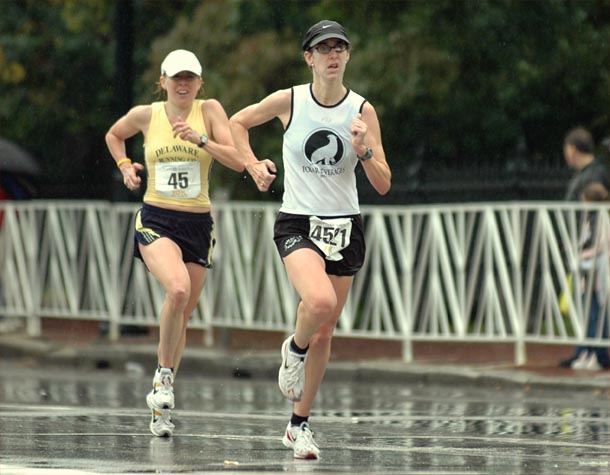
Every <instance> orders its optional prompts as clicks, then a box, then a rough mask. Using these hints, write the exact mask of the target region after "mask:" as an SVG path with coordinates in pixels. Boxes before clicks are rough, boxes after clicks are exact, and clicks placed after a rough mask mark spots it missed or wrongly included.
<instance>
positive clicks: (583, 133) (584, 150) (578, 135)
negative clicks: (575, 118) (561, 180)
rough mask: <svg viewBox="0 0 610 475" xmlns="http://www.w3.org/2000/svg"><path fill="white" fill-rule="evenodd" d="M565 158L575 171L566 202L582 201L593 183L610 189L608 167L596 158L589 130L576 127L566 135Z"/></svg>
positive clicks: (564, 143) (564, 144)
mask: <svg viewBox="0 0 610 475" xmlns="http://www.w3.org/2000/svg"><path fill="white" fill-rule="evenodd" d="M563 156H564V158H565V161H566V163H567V164H568V166H569V167H570V168H572V169H574V170H575V173H574V175H573V176H572V178H571V179H570V182H569V183H568V188H567V191H566V196H565V199H566V200H568V201H578V200H579V199H581V197H582V193H583V191H584V189H585V188H586V187H587V186H588V185H589V184H591V183H599V184H601V185H603V186H604V187H605V188H606V189H607V190H608V189H610V175H609V173H608V165H607V164H606V163H605V162H603V161H602V160H601V159H598V158H596V157H595V142H594V141H593V137H592V135H591V133H590V132H589V131H588V130H587V129H585V128H583V127H576V128H574V129H572V130H570V131H569V132H568V133H567V134H566V136H565V138H564V141H563Z"/></svg>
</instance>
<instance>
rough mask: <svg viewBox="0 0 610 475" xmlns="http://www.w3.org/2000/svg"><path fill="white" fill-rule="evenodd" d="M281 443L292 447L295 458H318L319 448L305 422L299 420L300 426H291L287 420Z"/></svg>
mask: <svg viewBox="0 0 610 475" xmlns="http://www.w3.org/2000/svg"><path fill="white" fill-rule="evenodd" d="M282 443H283V444H284V445H285V446H286V447H288V448H289V449H292V451H293V455H294V458H295V459H305V460H315V459H318V458H320V448H319V447H318V444H316V441H315V440H314V438H313V432H312V431H311V429H310V428H309V424H308V423H307V422H301V425H300V426H293V425H291V424H290V422H289V423H288V427H286V432H285V433H284V437H283V438H282Z"/></svg>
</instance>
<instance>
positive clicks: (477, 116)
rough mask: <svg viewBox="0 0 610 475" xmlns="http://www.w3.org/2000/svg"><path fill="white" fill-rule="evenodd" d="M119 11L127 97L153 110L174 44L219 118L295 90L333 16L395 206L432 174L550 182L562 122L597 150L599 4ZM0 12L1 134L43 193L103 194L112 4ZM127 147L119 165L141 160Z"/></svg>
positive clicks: (385, 0)
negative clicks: (128, 43) (128, 15)
mask: <svg viewBox="0 0 610 475" xmlns="http://www.w3.org/2000/svg"><path fill="white" fill-rule="evenodd" d="M130 5H131V6H132V8H133V16H134V30H133V42H134V57H133V64H134V78H135V80H134V84H133V88H134V97H135V101H134V102H136V103H146V102H150V101H152V100H157V96H155V94H154V90H155V85H156V83H157V81H158V79H159V65H160V63H161V61H162V59H163V57H164V56H165V55H166V54H167V52H169V51H170V50H172V49H176V48H187V49H191V50H193V51H194V52H195V53H196V54H197V55H198V56H199V57H200V58H201V60H202V62H203V65H204V81H205V84H204V87H205V94H206V96H207V97H214V98H217V99H219V100H220V101H221V102H222V103H223V105H224V106H225V109H226V110H227V113H228V114H229V115H231V114H232V113H234V112H236V111H237V110H239V109H240V108H242V107H244V106H246V105H248V104H250V103H252V102H256V101H258V100H260V99H262V98H263V97H264V96H265V95H267V94H269V93H270V92H272V91H274V90H277V89H281V88H287V87H290V86H292V85H293V84H298V83H302V82H307V81H310V80H311V76H310V73H309V71H308V69H307V68H306V67H305V64H304V62H303V58H302V53H301V50H300V44H301V39H302V37H303V34H304V33H305V31H306V30H307V28H308V27H309V26H310V25H311V24H313V23H314V22H316V21H318V20H320V19H322V18H333V19H337V20H339V21H340V22H342V23H343V24H344V25H345V26H346V28H347V29H348V33H349V36H350V39H351V41H352V57H351V60H350V63H349V65H348V69H347V73H346V78H345V80H346V84H347V85H348V86H349V87H351V88H353V89H354V90H356V91H358V92H359V93H361V94H363V95H364V96H365V97H367V98H368V99H369V100H370V101H371V102H372V103H373V104H374V105H375V107H376V109H377V111H378V114H379V117H380V121H381V125H382V134H383V138H384V145H385V148H386V152H387V155H388V160H389V161H390V164H391V166H392V169H393V172H394V183H395V186H394V189H393V190H394V193H392V195H394V196H397V197H398V199H402V196H403V195H401V193H400V191H401V190H403V191H404V190H406V189H412V190H415V191H417V190H418V189H422V187H425V186H427V185H429V184H430V182H432V181H434V179H435V177H439V176H441V175H442V171H443V170H448V172H447V176H450V177H452V178H455V177H459V176H461V175H463V176H468V175H470V176H472V175H473V171H474V170H478V169H487V170H491V171H490V172H489V173H491V174H495V175H497V176H498V177H500V179H501V180H505V179H510V177H511V174H515V173H517V172H518V175H519V176H520V177H527V176H529V175H531V176H534V175H532V173H533V172H534V171H535V170H538V169H541V168H542V169H544V170H546V173H547V175H548V174H549V170H553V173H555V174H560V173H565V165H564V163H563V159H562V156H561V142H562V139H563V135H564V134H565V132H566V131H567V130H568V129H569V128H571V127H573V126H575V125H584V126H586V127H589V128H590V129H591V130H592V131H593V133H594V135H595V137H596V138H597V139H598V140H599V139H602V138H604V137H605V136H607V135H608V134H609V130H610V126H609V122H610V121H609V112H608V111H609V105H610V101H609V97H608V95H609V77H608V76H609V70H610V64H609V57H610V54H609V51H610V47H609V37H610V28H609V18H610V7H609V3H608V2H607V1H606V0H546V1H522V0H489V1H488V0H459V1H458V0H434V1H421V0H413V1H391V0H361V1H357V2H356V1H337V0H291V1H280V0H206V1H205V2H199V1H194V0H183V1H171V2H170V1H167V2H160V1H147V0H139V1H133V2H130ZM3 8H4V10H3V15H2V16H1V17H0V32H1V33H0V71H1V72H0V84H1V85H2V87H0V103H1V104H2V107H1V108H0V130H1V131H2V132H1V133H2V135H3V136H4V137H6V138H9V139H11V140H14V141H16V142H19V143H20V144H22V145H25V146H26V148H28V149H30V150H31V151H32V152H34V153H36V154H37V155H38V156H39V157H41V158H43V159H44V160H43V165H44V167H45V177H46V179H47V180H48V183H46V186H45V190H46V192H47V194H50V195H55V196H64V195H66V196H67V195H69V193H70V191H71V190H80V189H81V188H82V184H83V183H87V181H86V180H87V179H89V180H94V181H95V180H97V181H95V183H98V184H99V186H93V187H92V186H90V185H88V186H87V187H86V190H84V191H83V192H82V193H80V194H77V195H76V196H81V197H92V196H91V195H95V197H107V196H108V195H109V190H110V188H109V183H110V182H111V181H112V180H111V178H110V177H111V175H112V173H115V172H114V170H113V167H112V163H111V161H110V160H109V158H108V155H107V152H106V151H105V146H104V142H103V135H104V133H105V131H106V130H107V128H108V127H109V125H110V124H111V123H112V122H113V121H114V120H116V118H117V117H118V116H119V115H120V114H122V113H124V112H126V111H125V110H122V109H121V110H119V106H117V103H116V100H115V99H116V98H115V97H114V96H115V88H116V84H117V82H118V81H120V77H121V75H120V71H117V70H116V66H115V57H116V55H115V48H116V46H117V45H116V43H115V38H116V37H117V35H116V31H114V29H115V28H116V22H115V15H116V8H117V4H116V3H113V2H106V1H104V0H78V1H76V0H73V1H68V0H63V1H60V0H36V1H34V0H20V1H17V0H14V1H8V2H5V3H4V4H3ZM5 13H6V14H5ZM119 46H120V45H119ZM281 135H282V130H281V126H280V124H279V122H277V123H272V124H269V125H267V126H265V127H262V128H260V129H257V130H255V131H253V133H252V136H253V143H254V148H255V151H256V152H257V153H258V155H259V156H260V157H261V158H263V157H268V158H271V159H273V160H274V161H275V162H276V163H278V164H279V163H280V162H281ZM136 142H137V141H136ZM137 144H138V146H136V147H134V155H136V156H135V158H138V159H141V157H142V154H141V151H140V147H139V145H140V144H141V142H137ZM517 151H519V153H517ZM92 172H93V173H92ZM213 173H214V177H213V183H214V186H220V187H223V188H225V189H228V190H229V191H230V193H231V196H233V197H234V198H239V199H249V198H255V199H261V198H262V197H263V195H260V194H259V193H258V192H257V191H256V189H255V187H254V186H253V185H252V183H251V182H249V181H248V180H247V179H245V178H243V177H238V178H236V176H235V173H234V172H231V171H228V170H224V169H223V167H215V168H214V171H213ZM475 175H476V174H475ZM479 181H480V180H479ZM280 184H281V180H278V188H277V189H276V194H275V197H277V196H279V194H280V192H281V188H280ZM367 189H368V188H367V187H363V189H362V191H363V192H364V193H365V200H364V201H367V197H366V191H367ZM100 190H106V193H102V192H100ZM540 196H542V195H540ZM560 196H561V195H560V194H559V195H558V196H557V197H560ZM265 197H266V198H269V195H265ZM497 197H498V196H497V194H496V198H497ZM506 197H507V198H514V196H511V195H507V196H506ZM545 197H548V196H545ZM270 198H271V199H274V195H271V197H270Z"/></svg>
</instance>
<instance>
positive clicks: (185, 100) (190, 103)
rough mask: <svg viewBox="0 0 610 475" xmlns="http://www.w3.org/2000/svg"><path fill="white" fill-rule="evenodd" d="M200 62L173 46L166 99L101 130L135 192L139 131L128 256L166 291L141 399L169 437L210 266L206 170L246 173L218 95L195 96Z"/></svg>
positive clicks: (153, 425) (166, 66) (156, 430)
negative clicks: (132, 147)
mask: <svg viewBox="0 0 610 475" xmlns="http://www.w3.org/2000/svg"><path fill="white" fill-rule="evenodd" d="M201 73H202V67H201V64H200V63H199V60H198V59H197V57H196V56H195V55H194V54H193V53H192V52H190V51H186V50H175V51H172V52H171V53H169V54H168V55H167V57H166V58H165V60H164V61H163V63H162V64H161V77H160V79H159V86H160V88H161V90H162V91H165V93H166V94H167V100H166V101H163V102H154V103H152V104H149V105H139V106H136V107H133V108H132V109H131V110H130V111H129V112H128V113H127V114H126V115H124V116H123V117H121V118H120V119H119V120H117V121H116V122H115V123H114V124H113V125H112V127H110V129H109V131H108V133H107V134H106V144H107V145H108V149H109V150H110V153H111V154H112V156H113V158H114V160H115V161H116V163H117V166H118V167H119V169H120V170H121V173H122V174H123V183H124V184H125V186H126V187H127V188H128V189H130V190H137V189H138V188H139V187H140V186H141V183H142V180H141V178H140V177H139V176H138V172H140V171H142V170H144V165H142V164H140V163H136V162H132V161H131V159H129V158H127V157H126V153H125V141H126V140H127V139H129V138H130V137H133V136H134V135H136V134H138V133H140V132H141V133H142V134H144V151H145V159H146V168H147V172H148V182H147V187H146V193H145V194H144V203H143V206H142V208H141V209H140V210H139V211H138V213H137V215H136V220H135V232H134V255H135V256H136V257H138V258H139V259H142V261H144V263H145V264H146V267H147V268H148V270H149V271H150V272H152V274H153V275H154V276H155V278H156V279H157V280H158V281H159V282H160V283H161V284H162V285H163V288H164V289H165V300H164V302H163V307H162V309H161V315H160V316H159V347H158V351H157V354H158V359H159V361H158V366H157V369H156V371H155V375H154V378H153V389H152V390H151V392H150V393H149V394H148V395H147V398H146V402H147V404H148V407H149V408H150V409H151V411H152V419H151V422H150V430H151V432H152V433H153V434H155V435H157V436H161V437H163V436H170V435H172V433H173V429H174V425H173V424H172V422H171V414H170V411H171V409H173V407H174V390H173V384H174V374H175V373H176V371H177V369H178V366H179V364H180V360H181V358H182V353H183V351H184V346H185V342H186V328H187V323H188V320H189V317H190V315H191V313H192V312H193V310H194V309H195V307H196V305H197V301H198V300H199V296H200V294H201V290H202V288H203V283H204V280H205V275H206V270H207V268H209V267H211V263H212V262H211V254H212V249H213V247H214V242H215V240H214V221H213V219H212V217H211V215H210V211H211V203H210V197H209V174H210V169H211V166H212V163H213V160H216V161H219V162H220V163H221V164H223V165H225V166H227V167H229V168H232V169H233V170H236V171H238V172H242V171H243V170H244V165H243V162H242V160H240V158H239V157H238V155H237V150H236V149H235V146H234V145H233V139H232V137H231V131H230V129H229V121H228V118H227V114H226V112H225V110H224V108H223V107H222V105H221V104H220V102H218V101H217V100H214V99H210V100H199V99H197V95H198V94H199V92H200V91H201V90H202V84H203V81H202V78H201Z"/></svg>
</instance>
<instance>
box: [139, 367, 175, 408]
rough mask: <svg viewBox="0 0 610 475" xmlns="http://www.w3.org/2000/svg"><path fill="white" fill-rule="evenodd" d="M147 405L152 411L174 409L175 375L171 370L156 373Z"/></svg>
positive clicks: (147, 397) (147, 398)
mask: <svg viewBox="0 0 610 475" xmlns="http://www.w3.org/2000/svg"><path fill="white" fill-rule="evenodd" d="M146 403H147V404H148V407H150V408H151V409H157V410H161V409H173V408H174V373H173V372H172V370H171V369H169V368H159V369H158V370H156V371H155V377H154V378H153V388H152V391H151V392H150V393H149V394H148V396H146Z"/></svg>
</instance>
